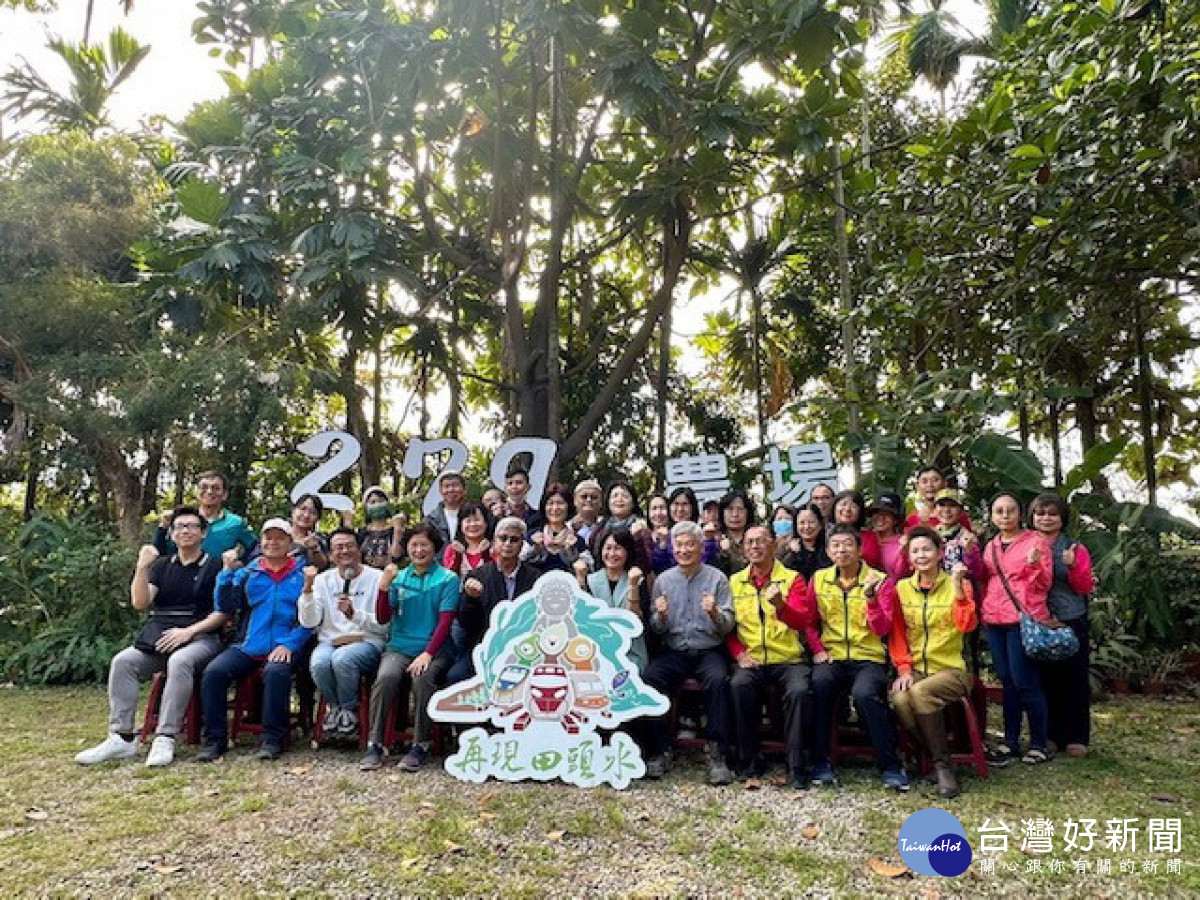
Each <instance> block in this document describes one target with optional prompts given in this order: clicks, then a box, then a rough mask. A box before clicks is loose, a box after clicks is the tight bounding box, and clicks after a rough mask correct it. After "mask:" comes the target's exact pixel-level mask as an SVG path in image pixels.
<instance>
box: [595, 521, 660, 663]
mask: <svg viewBox="0 0 1200 900" xmlns="http://www.w3.org/2000/svg"><path fill="white" fill-rule="evenodd" d="M596 546H597V549H598V550H599V551H600V563H601V567H600V568H598V569H597V570H596V571H595V572H592V573H591V574H590V575H588V576H587V577H586V578H585V579H583V580H582V581H583V584H582V586H583V587H584V588H585V589H586V590H587V592H588V593H589V594H591V595H592V596H593V597H597V598H599V599H600V600H603V601H604V602H605V603H607V604H608V605H609V606H612V607H617V608H624V609H627V610H629V611H630V612H631V613H633V614H634V615H635V616H637V617H638V618H639V619H640V620H641V621H642V625H643V627H644V626H645V624H646V612H647V610H649V609H650V586H649V585H648V584H647V583H646V579H645V575H644V574H643V572H642V570H641V569H639V568H638V567H637V566H635V565H633V557H634V555H635V554H636V552H637V544H636V543H635V542H634V539H633V535H632V534H630V533H629V532H628V531H608V530H604V531H601V532H600V533H599V534H597V535H596ZM629 659H630V661H632V662H633V664H634V665H635V666H637V669H638V671H639V672H643V671H645V669H646V665H647V664H648V663H649V662H650V655H649V653H648V652H647V651H646V632H645V631H644V630H643V632H642V633H641V634H639V635H638V636H637V637H635V638H633V639H632V640H631V641H630V645H629Z"/></svg>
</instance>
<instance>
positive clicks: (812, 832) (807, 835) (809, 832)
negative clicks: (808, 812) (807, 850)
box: [800, 822, 821, 841]
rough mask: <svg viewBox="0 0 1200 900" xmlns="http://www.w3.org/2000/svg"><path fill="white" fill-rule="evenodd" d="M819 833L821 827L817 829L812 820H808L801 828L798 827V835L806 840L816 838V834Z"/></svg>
mask: <svg viewBox="0 0 1200 900" xmlns="http://www.w3.org/2000/svg"><path fill="white" fill-rule="evenodd" d="M820 833H821V829H819V828H818V827H817V826H816V825H814V824H813V823H812V822H809V823H808V824H807V825H805V826H804V827H803V828H801V829H800V837H802V838H804V839H805V840H806V841H814V840H816V839H817V835H818V834H820Z"/></svg>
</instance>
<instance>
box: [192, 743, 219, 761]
mask: <svg viewBox="0 0 1200 900" xmlns="http://www.w3.org/2000/svg"><path fill="white" fill-rule="evenodd" d="M224 755H225V748H224V747H220V746H218V745H217V744H205V745H204V746H203V747H201V748H200V752H199V753H197V754H196V757H195V759H194V760H193V762H198V763H215V762H220V760H221V757H222V756H224Z"/></svg>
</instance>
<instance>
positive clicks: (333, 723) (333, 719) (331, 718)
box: [321, 705, 342, 735]
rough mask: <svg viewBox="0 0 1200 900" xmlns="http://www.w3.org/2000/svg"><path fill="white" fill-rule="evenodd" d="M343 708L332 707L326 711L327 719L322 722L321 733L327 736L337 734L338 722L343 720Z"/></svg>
mask: <svg viewBox="0 0 1200 900" xmlns="http://www.w3.org/2000/svg"><path fill="white" fill-rule="evenodd" d="M341 715H342V708H341V707H340V706H332V705H331V706H330V707H329V708H328V709H327V710H325V718H323V719H322V720H321V733H322V734H325V735H329V734H337V731H338V722H339V721H340V720H341Z"/></svg>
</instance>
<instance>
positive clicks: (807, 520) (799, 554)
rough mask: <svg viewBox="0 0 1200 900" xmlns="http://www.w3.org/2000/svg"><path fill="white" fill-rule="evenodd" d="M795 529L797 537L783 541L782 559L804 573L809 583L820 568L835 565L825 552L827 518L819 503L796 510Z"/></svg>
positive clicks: (796, 570)
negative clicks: (823, 515) (823, 514)
mask: <svg viewBox="0 0 1200 900" xmlns="http://www.w3.org/2000/svg"><path fill="white" fill-rule="evenodd" d="M793 529H794V530H795V537H793V538H792V539H791V540H790V541H787V542H786V543H783V542H781V545H782V549H783V554H782V555H781V556H780V561H781V562H782V563H783V564H784V565H785V566H786V567H787V568H789V569H791V570H792V571H793V572H799V573H800V574H801V575H803V576H804V581H805V583H806V584H807V583H808V582H810V581H812V577H813V574H814V573H815V572H816V571H817V570H818V569H827V568H829V567H830V566H832V565H833V560H831V559H830V558H829V554H828V553H826V552H825V519H824V518H823V517H822V516H821V510H820V508H819V507H818V506H817V504H815V503H809V504H808V505H807V506H802V507H800V508H799V509H798V510H796V518H795V522H794V524H793Z"/></svg>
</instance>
